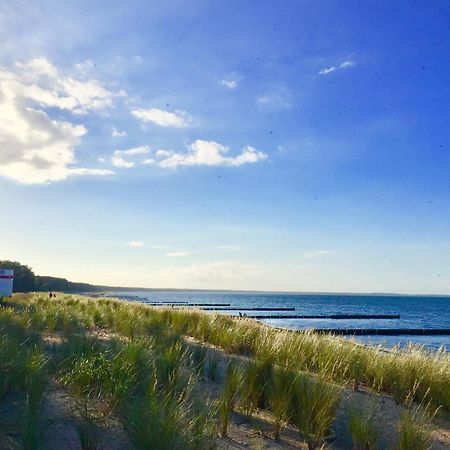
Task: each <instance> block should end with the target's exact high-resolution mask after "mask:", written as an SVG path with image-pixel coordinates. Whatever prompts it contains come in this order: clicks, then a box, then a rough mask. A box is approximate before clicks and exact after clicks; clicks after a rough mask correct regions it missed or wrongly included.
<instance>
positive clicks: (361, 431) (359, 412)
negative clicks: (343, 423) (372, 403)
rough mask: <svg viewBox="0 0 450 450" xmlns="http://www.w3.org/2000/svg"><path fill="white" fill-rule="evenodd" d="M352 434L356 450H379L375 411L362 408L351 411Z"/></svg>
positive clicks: (350, 426)
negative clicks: (377, 449)
mask: <svg viewBox="0 0 450 450" xmlns="http://www.w3.org/2000/svg"><path fill="white" fill-rule="evenodd" d="M348 426H349V429H350V434H351V436H352V442H353V448H354V450H375V449H376V448H377V445H376V444H377V417H376V414H375V411H374V410H373V409H371V410H367V411H366V410H364V409H362V408H358V409H353V410H352V411H350V421H349V424H348Z"/></svg>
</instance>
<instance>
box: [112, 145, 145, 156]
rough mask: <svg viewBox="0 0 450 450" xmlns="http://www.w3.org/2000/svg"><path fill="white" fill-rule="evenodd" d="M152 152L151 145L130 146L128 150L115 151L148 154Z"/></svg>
mask: <svg viewBox="0 0 450 450" xmlns="http://www.w3.org/2000/svg"><path fill="white" fill-rule="evenodd" d="M149 152H150V147H147V146H146V145H141V146H139V147H133V148H129V149H128V150H116V151H115V152H114V153H115V154H117V155H146V154H147V153H149Z"/></svg>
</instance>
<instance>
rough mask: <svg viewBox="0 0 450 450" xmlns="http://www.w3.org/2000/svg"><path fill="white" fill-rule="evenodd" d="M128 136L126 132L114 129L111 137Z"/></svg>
mask: <svg viewBox="0 0 450 450" xmlns="http://www.w3.org/2000/svg"><path fill="white" fill-rule="evenodd" d="M126 135H127V132H126V131H119V130H117V128H116V127H112V131H111V137H124V136H126Z"/></svg>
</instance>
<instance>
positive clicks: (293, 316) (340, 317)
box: [245, 314, 400, 320]
mask: <svg viewBox="0 0 450 450" xmlns="http://www.w3.org/2000/svg"><path fill="white" fill-rule="evenodd" d="M245 317H248V318H250V319H333V320H346V319H348V320H365V319H400V314H325V315H299V314H273V315H269V314H267V315H262V314H248V315H247V314H246V315H245Z"/></svg>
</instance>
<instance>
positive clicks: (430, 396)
mask: <svg viewBox="0 0 450 450" xmlns="http://www.w3.org/2000/svg"><path fill="white" fill-rule="evenodd" d="M6 305H7V306H6V307H2V308H0V338H1V341H0V402H1V401H2V396H3V395H4V394H5V393H7V392H25V393H26V401H25V405H24V424H25V427H24V433H23V442H24V446H26V445H28V447H26V448H30V449H31V448H36V445H37V442H38V440H39V432H38V431H39V430H38V428H39V426H38V416H39V410H40V408H41V406H42V401H43V398H44V395H45V389H46V386H47V383H48V380H49V377H53V378H54V379H55V380H56V381H57V382H58V383H60V384H61V385H64V386H66V387H68V388H69V389H70V391H71V392H72V394H73V395H74V396H75V397H76V398H80V399H82V400H83V401H90V400H92V399H101V400H102V401H104V402H106V403H107V404H108V405H109V406H110V408H111V411H114V412H115V414H117V415H118V416H119V417H121V419H122V421H123V424H124V427H125V429H126V431H127V433H128V436H129V438H130V441H131V442H132V443H133V445H134V446H135V447H136V448H161V449H164V448H173V449H177V448H180V449H201V448H207V447H208V446H209V445H210V444H211V442H212V441H213V435H214V431H215V430H214V427H215V426H216V425H215V424H217V426H218V431H219V432H220V434H222V435H226V434H227V431H228V426H229V421H230V417H231V413H232V412H233V411H234V410H235V409H236V408H238V409H239V410H240V411H241V412H244V414H246V415H248V416H251V415H253V414H258V411H259V410H265V411H266V412H268V413H269V415H270V417H271V418H272V419H271V420H272V423H273V430H274V437H275V439H280V438H281V434H282V430H283V428H284V427H285V426H287V425H288V424H290V425H294V426H295V427H296V428H297V429H298V431H299V435H300V436H301V439H303V440H304V441H305V442H306V443H307V444H308V447H309V448H310V449H313V448H318V447H320V446H321V445H322V444H323V442H324V440H325V439H326V438H327V437H329V435H330V434H331V428H332V425H333V421H334V419H335V415H336V408H337V406H338V404H339V400H340V391H341V388H342V387H344V386H348V387H353V388H354V389H355V390H358V389H359V388H360V387H361V386H365V387H368V388H372V389H375V390H377V391H379V392H384V393H389V394H392V395H393V396H394V398H395V399H396V400H397V401H398V402H402V403H407V406H408V407H409V408H410V409H411V410H413V408H414V403H410V401H412V400H413V401H415V402H423V401H424V400H425V399H426V400H427V401H429V402H430V404H432V405H434V407H441V408H442V409H443V410H450V358H449V355H448V354H447V353H445V352H444V351H440V352H427V351H425V350H424V349H423V348H420V347H409V348H407V349H405V350H397V351H393V352H383V351H380V350H378V349H371V348H366V347H363V346H361V345H358V344H357V343H354V342H351V341H348V340H343V339H340V338H336V337H332V336H321V335H317V334H314V333H312V332H298V333H296V332H289V331H283V330H277V329H273V328H271V327H268V326H265V325H263V324H260V323H258V322H256V321H253V320H242V319H239V318H231V317H227V316H223V315H219V314H209V313H205V312H200V311H195V310H177V309H175V308H174V309H172V308H150V307H147V306H144V305H142V304H132V303H126V302H121V301H116V300H112V299H89V298H86V297H81V296H72V295H65V296H63V295H60V296H59V297H58V298H57V299H56V300H55V299H52V300H50V299H49V298H48V297H47V296H46V295H45V294H33V295H28V296H23V297H21V296H15V297H13V299H12V300H9V301H7V302H6ZM99 330H107V333H108V335H109V336H110V338H108V339H107V340H104V339H102V338H100V337H99V336H97V335H96V334H95V333H96V332H97V331H99ZM55 333H56V334H57V335H58V336H61V338H62V343H60V344H58V345H57V347H55V349H54V350H55V351H53V352H52V355H51V358H50V359H49V357H48V355H46V354H45V353H44V351H43V348H44V345H43V338H45V336H46V335H48V334H55ZM182 336H191V337H194V338H196V339H197V340H199V341H202V342H204V343H209V344H212V345H215V346H217V347H219V348H221V349H222V350H224V351H225V352H228V353H232V354H235V355H244V356H249V357H251V358H250V359H249V361H248V362H247V363H245V364H242V365H241V366H238V365H236V364H235V363H231V364H230V365H229V366H228V369H227V372H226V376H225V377H222V376H221V375H220V365H219V361H218V359H217V357H216V356H214V355H215V354H214V352H208V351H206V348H205V347H204V346H202V345H190V344H188V343H187V342H186V341H185V340H183V339H182ZM111 337H112V339H111ZM308 374H310V375H308ZM203 376H205V377H206V379H209V380H212V381H214V382H215V383H217V385H219V386H222V395H221V396H220V399H219V404H218V409H217V411H216V412H215V408H213V406H212V404H211V403H210V402H209V401H208V400H207V399H202V401H201V402H199V399H198V394H196V390H198V389H197V385H198V382H199V380H200V379H201V378H202V377H203ZM222 378H224V379H223V380H222ZM238 400H239V401H238ZM216 413H217V414H218V416H217V418H218V422H217V421H216V418H215V415H216ZM211 424H214V426H211ZM350 428H351V431H352V436H354V444H355V448H367V449H370V448H372V447H371V445H372V442H373V436H372V435H371V430H370V427H369V426H368V424H367V420H366V421H365V420H364V417H362V416H361V415H360V416H358V417H357V418H353V419H352V418H351V419H350ZM425 428H426V427H425ZM425 428H424V426H423V424H422V422H420V420H418V416H417V414H416V415H414V414H413V415H412V416H411V417H410V416H407V415H405V417H404V418H403V420H402V422H401V425H400V428H399V436H400V437H399V442H406V444H405V445H406V446H403V447H400V448H402V449H403V448H422V447H420V446H417V447H414V446H412V445H415V444H411V442H413V443H414V442H416V441H417V442H419V441H420V438H419V437H418V436H424V434H423V433H422V431H423V430H424V429H425ZM89 430H90V428H89V426H87V425H86V426H84V425H83V426H81V428H80V430H79V436H80V443H81V444H80V445H82V446H85V448H95V446H96V445H97V444H96V439H95V436H94V434H95V433H94V434H93V435H92V436H90V434H89V433H90V431H89ZM421 433H422V434H421ZM91 438H92V439H91ZM27 442H29V444H25V443H27ZM83 442H85V444H83ZM424 442H425V443H426V440H424ZM408 445H410V447H408ZM418 445H419V444H418ZM83 448H84V447H83ZM423 448H425V447H423Z"/></svg>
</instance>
